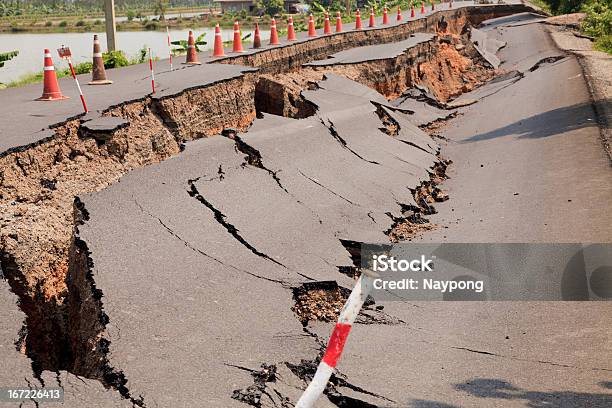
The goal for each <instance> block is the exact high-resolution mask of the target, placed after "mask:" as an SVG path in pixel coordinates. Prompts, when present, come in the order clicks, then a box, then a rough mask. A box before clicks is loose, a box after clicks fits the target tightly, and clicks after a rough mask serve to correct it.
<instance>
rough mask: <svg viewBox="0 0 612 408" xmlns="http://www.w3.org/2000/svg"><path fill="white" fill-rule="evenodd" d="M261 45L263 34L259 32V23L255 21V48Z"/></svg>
mask: <svg viewBox="0 0 612 408" xmlns="http://www.w3.org/2000/svg"><path fill="white" fill-rule="evenodd" d="M260 47H261V34H260V33H259V23H258V22H257V21H256V22H255V34H253V48H260Z"/></svg>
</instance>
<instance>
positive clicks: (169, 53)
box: [166, 26, 173, 71]
mask: <svg viewBox="0 0 612 408" xmlns="http://www.w3.org/2000/svg"><path fill="white" fill-rule="evenodd" d="M166 34H167V36H168V55H170V71H173V68H172V45H171V43H172V41H170V30H169V29H168V26H166Z"/></svg>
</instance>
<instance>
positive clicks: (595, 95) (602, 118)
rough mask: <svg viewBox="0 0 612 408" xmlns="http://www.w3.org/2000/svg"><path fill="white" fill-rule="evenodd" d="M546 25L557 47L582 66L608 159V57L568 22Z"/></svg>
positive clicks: (611, 68) (611, 135)
mask: <svg viewBox="0 0 612 408" xmlns="http://www.w3.org/2000/svg"><path fill="white" fill-rule="evenodd" d="M545 24H546V23H545ZM546 25H547V30H548V32H549V33H550V36H551V37H552V39H553V41H554V42H555V44H556V45H557V47H559V48H560V49H561V50H563V51H566V52H569V53H571V54H573V55H575V56H576V58H577V59H578V62H579V63H580V66H581V67H582V72H583V75H584V77H585V80H586V83H587V85H588V88H589V92H590V93H591V99H592V101H593V106H594V108H595V113H596V114H597V120H598V122H599V129H600V132H601V137H602V142H603V144H604V148H605V149H606V152H607V153H608V157H609V158H610V160H611V161H612V129H611V128H610V125H611V124H612V103H611V101H612V56H610V55H609V54H606V53H605V52H601V51H596V50H594V49H593V46H592V42H591V41H590V40H589V39H588V38H585V37H582V36H580V34H579V33H577V32H575V31H574V29H573V28H572V26H571V25H568V26H566V25H557V24H546Z"/></svg>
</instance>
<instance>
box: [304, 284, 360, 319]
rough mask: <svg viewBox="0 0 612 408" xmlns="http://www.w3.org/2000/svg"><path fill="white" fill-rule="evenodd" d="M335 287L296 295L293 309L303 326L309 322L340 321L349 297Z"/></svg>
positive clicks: (308, 290) (305, 291)
mask: <svg viewBox="0 0 612 408" xmlns="http://www.w3.org/2000/svg"><path fill="white" fill-rule="evenodd" d="M334 283H335V282H334ZM335 286H336V287H335V288H334V287H328V288H321V289H305V290H303V291H301V292H300V293H298V294H296V295H295V305H294V306H293V308H292V309H293V312H294V313H295V314H296V315H297V317H298V319H299V320H300V321H301V322H302V324H306V323H308V322H309V321H322V322H333V321H336V320H337V319H338V315H339V314H340V310H342V307H343V306H344V302H345V301H346V299H347V298H348V296H345V295H343V293H342V291H341V289H340V288H339V287H338V286H337V285H335Z"/></svg>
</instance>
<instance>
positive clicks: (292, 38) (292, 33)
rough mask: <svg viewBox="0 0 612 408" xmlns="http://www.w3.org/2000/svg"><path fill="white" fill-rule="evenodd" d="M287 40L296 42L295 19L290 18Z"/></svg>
mask: <svg viewBox="0 0 612 408" xmlns="http://www.w3.org/2000/svg"><path fill="white" fill-rule="evenodd" d="M287 40H289V41H295V40H297V38H296V37H295V28H293V17H292V16H289V23H288V24H287Z"/></svg>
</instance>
